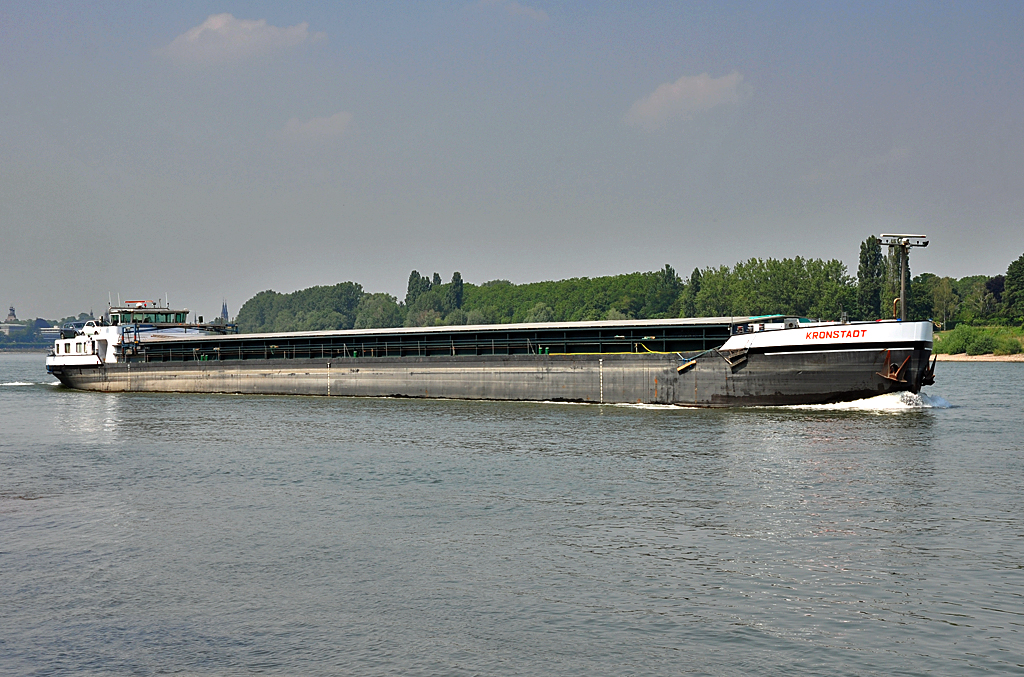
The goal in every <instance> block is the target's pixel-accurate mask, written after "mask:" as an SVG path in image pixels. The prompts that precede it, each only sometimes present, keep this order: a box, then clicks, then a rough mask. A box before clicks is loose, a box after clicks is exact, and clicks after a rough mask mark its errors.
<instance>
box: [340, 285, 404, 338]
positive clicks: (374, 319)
mask: <svg viewBox="0 0 1024 677" xmlns="http://www.w3.org/2000/svg"><path fill="white" fill-rule="evenodd" d="M404 321H405V318H404V317H403V313H402V307H401V306H399V305H398V299H396V298H395V297H394V296H392V295H391V294H383V293H378V294H364V295H363V298H362V299H361V300H360V301H359V306H358V307H357V308H356V320H355V325H354V326H353V328H354V329H377V328H381V327H401V326H402V324H403V323H404Z"/></svg>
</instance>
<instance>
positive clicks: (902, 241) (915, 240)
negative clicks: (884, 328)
mask: <svg viewBox="0 0 1024 677" xmlns="http://www.w3.org/2000/svg"><path fill="white" fill-rule="evenodd" d="M879 239H880V240H881V241H882V244H884V245H888V246H889V247H890V248H891V247H899V249H900V298H899V301H900V320H901V321H903V320H906V319H907V254H908V252H909V251H910V248H911V247H927V246H928V236H927V235H895V234H892V233H882V234H881V235H880V236H879Z"/></svg>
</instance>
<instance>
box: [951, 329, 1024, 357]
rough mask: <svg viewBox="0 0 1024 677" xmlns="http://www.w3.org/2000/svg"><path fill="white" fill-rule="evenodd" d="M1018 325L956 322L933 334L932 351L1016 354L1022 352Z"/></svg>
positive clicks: (1022, 332)
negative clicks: (974, 325)
mask: <svg viewBox="0 0 1024 677" xmlns="http://www.w3.org/2000/svg"><path fill="white" fill-rule="evenodd" d="M1022 342H1024V330H1022V329H1021V328H1020V327H971V326H969V325H966V324H958V325H957V326H956V328H955V329H952V330H951V331H941V332H938V333H936V334H935V339H934V344H933V346H932V352H934V353H937V354H939V355H958V354H961V353H966V354H967V355H1017V354H1020V353H1021V352H1024V346H1022Z"/></svg>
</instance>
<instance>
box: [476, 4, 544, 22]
mask: <svg viewBox="0 0 1024 677" xmlns="http://www.w3.org/2000/svg"><path fill="white" fill-rule="evenodd" d="M480 6H481V7H501V8H502V9H504V10H505V11H506V12H508V13H509V15H511V16H523V17H526V18H527V19H533V20H534V21H538V22H542V23H543V22H545V21H547V20H548V13H547V12H545V11H544V10H542V9H536V8H534V7H527V6H526V5H523V4H520V3H518V2H516V0H480Z"/></svg>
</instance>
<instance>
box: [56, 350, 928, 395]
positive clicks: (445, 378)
mask: <svg viewBox="0 0 1024 677" xmlns="http://www.w3.org/2000/svg"><path fill="white" fill-rule="evenodd" d="M929 355H930V350H929V347H928V346H927V345H926V344H918V345H907V346H903V347H897V348H891V349H886V348H877V347H871V348H863V347H858V348H857V349H849V350H843V349H831V350H794V351H785V350H777V351H775V352H746V351H743V352H738V353H727V352H719V351H712V352H710V353H706V354H702V355H700V356H698V357H696V358H694V359H687V358H686V356H685V355H680V354H675V353H673V354H608V355H505V356H500V355H499V356H443V357H363V358H345V357H341V358H338V357H335V358H333V359H301V358H300V359H248V360H225V361H188V362H143V361H140V362H130V363H118V364H109V365H103V366H98V367H60V366H53V367H52V368H51V373H52V374H53V375H54V376H56V377H57V378H58V379H59V380H60V381H61V383H62V384H64V385H65V386H67V387H69V388H76V389H81V390H96V391H106V392H193V393H240V394H264V395H273V394H279V395H330V396H344V397H430V398H453V399H481V400H534V401H551V400H554V401H573V402H594V403H649V404H675V405H683V406H697V407H735V406H778V405H792V404H821V403H831V402H844V401H851V400H858V399H863V398H865V397H872V396H875V395H880V394H884V393H888V392H895V391H912V392H917V391H918V390H920V388H921V385H922V382H923V381H924V380H925V377H926V374H927V370H928V359H929ZM900 367H901V368H900ZM894 372H895V373H894ZM883 373H885V374H890V375H891V376H892V377H891V378H886V377H884V376H883V375H882V374H883Z"/></svg>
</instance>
